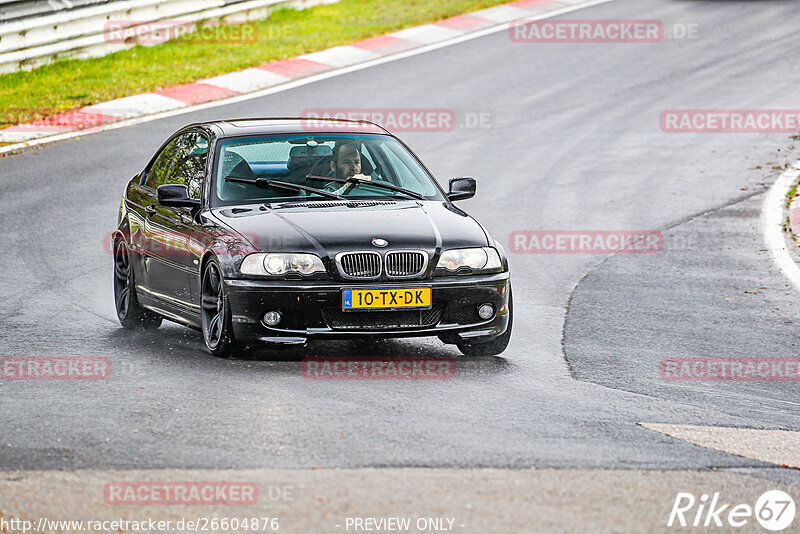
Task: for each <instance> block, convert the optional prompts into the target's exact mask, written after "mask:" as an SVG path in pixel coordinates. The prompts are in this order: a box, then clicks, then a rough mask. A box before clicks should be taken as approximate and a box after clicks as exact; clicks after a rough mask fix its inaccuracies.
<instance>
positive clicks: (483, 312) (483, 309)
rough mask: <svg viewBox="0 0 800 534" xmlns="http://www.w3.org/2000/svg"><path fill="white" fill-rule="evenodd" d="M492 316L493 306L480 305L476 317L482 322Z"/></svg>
mask: <svg viewBox="0 0 800 534" xmlns="http://www.w3.org/2000/svg"><path fill="white" fill-rule="evenodd" d="M493 315H494V306H492V305H491V304H481V306H480V308H478V317H480V318H481V319H483V320H486V319H489V318H491V317H492V316H493Z"/></svg>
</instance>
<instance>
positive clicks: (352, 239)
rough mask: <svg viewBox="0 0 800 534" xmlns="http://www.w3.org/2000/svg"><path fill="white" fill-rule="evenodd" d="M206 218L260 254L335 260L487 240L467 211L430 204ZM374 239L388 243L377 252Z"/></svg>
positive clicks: (290, 209) (307, 207) (253, 211)
mask: <svg viewBox="0 0 800 534" xmlns="http://www.w3.org/2000/svg"><path fill="white" fill-rule="evenodd" d="M211 214H212V215H213V216H214V217H215V218H217V219H218V220H219V221H220V222H221V223H223V224H224V225H226V226H228V227H230V228H231V229H233V230H235V231H236V232H238V233H240V234H241V235H242V236H244V237H245V238H247V239H248V240H249V241H250V242H251V243H252V244H253V245H254V246H255V247H256V248H257V249H259V250H262V251H275V252H278V251H286V252H312V253H315V254H317V255H319V256H321V257H325V256H328V257H330V258H332V257H334V256H335V255H336V254H337V253H339V252H346V251H352V250H397V249H419V250H425V251H427V252H429V254H430V256H431V257H432V256H433V255H434V253H436V252H437V249H438V250H445V249H448V248H461V247H474V246H486V245H488V244H490V243H489V240H488V236H487V235H486V232H485V231H484V230H483V228H482V227H481V225H480V224H478V223H477V221H475V220H474V219H473V218H472V217H470V216H469V215H467V214H466V213H464V212H462V211H460V210H458V209H456V208H454V207H452V206H451V205H448V204H446V203H443V202H434V201H420V202H417V201H411V200H409V201H399V202H398V201H351V202H327V201H313V202H307V203H301V204H289V205H283V206H277V207H272V208H266V207H265V208H259V207H258V206H252V205H248V206H235V207H225V208H216V209H213V210H212V211H211ZM373 238H381V239H384V240H386V241H387V242H388V246H387V247H386V248H385V249H379V248H376V247H375V246H374V245H373V244H372V239H373Z"/></svg>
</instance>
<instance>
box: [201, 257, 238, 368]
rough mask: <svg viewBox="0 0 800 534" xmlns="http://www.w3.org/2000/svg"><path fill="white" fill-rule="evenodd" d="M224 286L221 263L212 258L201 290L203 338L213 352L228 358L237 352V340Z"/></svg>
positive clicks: (207, 266)
mask: <svg viewBox="0 0 800 534" xmlns="http://www.w3.org/2000/svg"><path fill="white" fill-rule="evenodd" d="M224 286H225V284H224V283H223V280H222V271H221V269H220V267H219V264H218V263H217V260H213V259H212V260H211V261H209V262H208V263H207V264H206V266H205V269H204V270H203V281H202V284H201V290H200V299H201V300H200V302H201V305H202V310H201V312H200V314H201V316H202V317H201V318H202V324H203V339H204V340H205V342H206V348H208V351H209V352H210V353H211V354H213V355H214V356H220V357H224V358H227V357H230V356H232V355H233V353H234V352H235V349H236V342H235V340H234V338H233V329H232V327H231V309H230V304H229V303H228V299H227V297H226V295H225V287H224Z"/></svg>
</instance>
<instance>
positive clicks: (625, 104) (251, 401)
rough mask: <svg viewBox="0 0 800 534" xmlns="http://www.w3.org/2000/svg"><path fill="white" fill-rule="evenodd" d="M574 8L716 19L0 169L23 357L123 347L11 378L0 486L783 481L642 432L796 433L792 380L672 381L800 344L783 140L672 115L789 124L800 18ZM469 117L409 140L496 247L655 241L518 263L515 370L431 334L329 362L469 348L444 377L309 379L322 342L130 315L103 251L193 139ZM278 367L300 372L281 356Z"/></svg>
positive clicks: (346, 350) (227, 112) (3, 417)
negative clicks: (421, 116)
mask: <svg viewBox="0 0 800 534" xmlns="http://www.w3.org/2000/svg"><path fill="white" fill-rule="evenodd" d="M563 18H570V19H577V18H586V19H589V18H591V19H595V18H597V19H614V18H618V19H619V18H624V19H660V20H662V21H663V22H664V26H665V28H666V32H667V35H668V36H669V35H670V34H671V32H672V28H673V25H674V24H683V25H688V24H695V25H696V28H697V37H696V38H695V39H683V40H679V39H674V38H667V39H665V41H664V42H662V43H657V44H594V45H589V44H560V45H543V44H521V43H512V42H510V40H509V38H508V34H507V33H505V32H500V33H496V34H492V35H488V36H485V37H481V38H479V39H475V40H471V41H466V42H463V43H460V44H457V45H454V46H450V47H446V48H442V49H439V50H435V51H431V52H428V53H424V54H421V55H417V56H413V57H409V58H405V59H401V60H398V61H395V62H390V63H386V64H383V65H378V66H375V67H372V68H369V69H366V70H362V71H358V72H354V73H350V74H346V75H342V76H338V77H333V78H330V79H326V80H322V81H319V82H316V83H312V84H309V85H306V86H302V87H299V88H295V89H293V90H290V91H286V92H281V93H277V94H274V95H269V96H266V97H262V98H258V99H254V100H250V101H247V102H243V103H238V104H234V105H228V106H221V107H216V108H213V109H207V110H202V111H197V112H193V113H188V114H184V115H179V116H175V117H170V118H166V119H162V120H158V121H154V122H149V123H145V124H140V125H137V126H132V127H128V128H123V129H119V130H111V131H107V132H103V133H99V134H94V135H88V136H86V137H83V138H80V139H79V140H76V141H66V142H58V143H54V144H51V145H45V146H43V147H40V148H37V149H31V150H27V151H25V152H23V153H21V154H17V155H12V156H7V157H4V158H2V159H0V214H2V215H0V251H2V252H0V293H2V299H0V317H2V330H0V343H1V344H2V345H0V346H2V355H5V356H77V355H80V356H107V357H109V358H110V359H111V361H112V368H113V372H112V377H111V378H110V379H109V380H106V381H89V382H75V381H64V382H58V381H22V382H11V381H0V428H2V433H0V469H5V470H10V469H31V470H46V469H48V470H49V469H56V470H70V469H85V468H96V469H130V468H137V469H138V468H262V467H270V468H312V467H324V468H365V467H374V468H386V467H437V468H483V467H493V468H529V467H535V468H548V467H552V468H563V469H566V468H575V469H603V470H616V469H622V470H626V469H664V470H709V469H714V468H715V469H730V470H733V471H737V470H738V469H739V468H747V470H748V472H749V473H754V474H756V475H757V476H762V477H766V478H767V479H770V480H775V481H782V482H786V483H790V484H795V485H796V484H800V482H799V481H798V476H797V471H796V470H786V469H780V468H776V467H775V466H774V465H772V464H766V463H763V462H759V461H756V460H752V459H748V458H743V457H740V456H734V455H730V454H726V453H723V452H718V451H714V450H711V449H706V448H702V447H698V446H695V445H691V444H688V443H685V442H683V441H679V440H676V439H673V438H670V437H667V436H664V435H662V434H659V433H656V432H653V431H650V430H648V429H645V428H642V427H641V426H639V425H638V423H639V422H656V423H675V424H700V425H710V426H731V427H747V428H764V429H780V430H794V431H797V430H800V395H798V392H800V388H799V387H798V383H797V382H748V383H731V382H720V383H711V384H708V383H685V382H666V381H664V380H662V379H661V377H660V375H659V361H660V360H661V359H663V358H666V357H708V356H719V357H732V356H736V357H760V356H763V357H788V356H795V355H796V354H797V347H798V328H797V325H798V324H800V305H799V304H798V295H797V294H796V293H795V292H793V290H792V289H791V287H790V286H789V285H788V283H787V281H786V280H785V279H784V278H783V277H782V276H781V274H780V272H779V271H778V269H777V268H776V267H775V265H774V264H773V263H772V262H771V260H770V258H769V255H768V254H767V253H766V252H764V250H763V243H762V237H761V229H760V227H759V219H758V215H759V210H760V207H761V202H762V200H763V196H764V195H763V192H764V191H765V190H766V188H767V187H768V185H769V184H770V183H771V182H772V181H774V179H775V178H776V177H777V175H778V174H779V172H780V171H778V170H775V169H773V167H774V166H782V165H784V164H785V163H786V162H790V161H795V160H796V159H797V156H798V152H799V151H798V150H797V148H796V145H797V144H798V142H797V141H796V140H793V139H792V138H791V137H790V136H789V135H787V134H669V133H664V132H662V131H661V129H660V127H659V115H660V113H661V111H662V110H665V109H726V108H727V109H748V108H755V109H796V108H797V88H798V86H800V72H798V70H797V68H796V64H797V59H796V58H797V57H798V55H800V41H798V39H797V29H798V20H800V4H798V3H796V2H790V1H768V0H765V1H759V2H728V1H688V0H686V1H677V0H617V1H614V2H611V3H608V4H603V5H599V6H595V7H592V8H587V9H584V10H581V11H579V12H577V13H571V14H568V15H566V16H564V17H563ZM355 107H363V108H448V109H452V110H454V111H455V112H456V115H457V116H458V117H462V118H463V117H465V116H466V114H468V113H472V114H476V113H477V114H480V113H482V114H484V116H490V117H491V120H490V125H489V126H488V127H466V125H465V124H463V123H462V124H460V126H459V127H458V128H456V129H455V130H454V131H452V132H425V133H400V134H399V135H400V136H401V138H403V139H404V140H406V141H407V142H408V143H409V145H410V146H411V147H412V149H414V150H415V152H417V154H418V155H419V156H420V158H421V159H422V160H423V161H425V162H426V163H427V164H428V165H429V168H430V169H431V170H432V172H433V173H434V175H435V176H436V177H437V178H438V179H439V180H440V181H441V182H442V183H446V180H447V179H448V178H449V177H451V176H458V175H473V176H476V177H477V178H478V180H479V181H478V194H477V196H476V197H475V198H474V199H472V200H468V201H465V202H463V203H462V206H463V207H464V209H466V210H467V211H468V212H470V213H471V214H473V215H475V216H476V217H477V218H478V219H479V220H480V221H482V222H483V223H484V224H485V225H486V227H487V228H488V230H489V231H490V232H491V233H492V234H493V235H494V237H495V238H497V239H498V240H500V241H501V242H504V243H507V241H508V236H509V234H510V233H511V232H513V231H515V230H575V229H595V230H621V229H626V230H661V231H663V232H664V235H665V250H664V251H663V252H662V253H660V254H650V255H629V254H625V255H616V256H612V257H608V256H603V255H579V254H565V255H558V254H551V255H539V254H511V255H510V262H511V267H512V279H513V284H514V294H515V312H516V315H515V322H514V335H513V338H512V341H511V344H510V346H509V348H508V350H507V351H506V352H505V353H504V354H503V356H502V357H499V358H488V359H480V358H463V357H461V356H460V353H458V351H457V350H456V349H455V348H454V347H451V346H445V345H443V344H441V343H440V342H439V341H438V340H435V339H432V340H427V339H424V340H401V341H387V342H381V343H377V344H375V345H366V346H365V345H360V344H359V345H356V344H353V343H349V342H327V343H321V342H320V343H314V344H311V345H310V346H309V347H307V349H306V352H305V354H309V355H387V354H390V355H397V356H414V355H425V356H430V355H433V356H436V355H438V356H453V357H455V358H456V361H457V369H456V373H455V376H454V378H453V379H451V380H447V381H411V382H409V381H310V380H304V379H303V378H302V377H301V376H300V371H299V366H300V364H299V363H298V362H297V361H296V357H297V356H298V355H302V353H300V354H299V353H298V352H293V353H292V352H289V353H280V354H279V355H278V357H277V358H276V357H275V356H276V355H275V354H274V353H271V352H268V351H262V352H260V353H258V354H256V355H255V356H254V357H253V358H250V359H247V360H221V359H217V358H214V357H212V356H210V355H208V354H207V353H206V352H205V351H204V347H203V343H202V338H201V336H200V334H199V333H196V332H194V331H191V330H188V329H185V328H183V327H181V326H177V325H172V324H169V323H165V324H164V326H162V327H161V328H160V329H159V330H158V331H156V332H153V333H131V332H128V331H125V330H123V329H122V328H121V327H120V325H119V323H118V322H117V320H116V317H115V314H114V308H113V298H112V259H111V256H110V254H109V252H108V250H107V247H104V244H103V239H104V236H105V235H106V234H107V233H108V232H110V231H111V230H112V229H113V227H114V223H115V218H116V214H117V209H118V206H119V199H120V195H121V193H122V189H123V186H124V184H125V182H126V181H127V180H128V179H129V178H130V177H131V176H133V175H134V174H135V173H137V172H138V171H139V170H140V169H141V167H142V166H143V165H144V164H145V163H146V161H147V160H148V158H149V157H150V156H151V155H152V153H153V152H154V151H155V150H156V149H157V148H158V146H159V145H160V144H161V143H162V142H163V140H164V139H165V138H166V137H167V136H168V135H169V134H170V133H171V132H173V131H174V130H176V129H177V128H179V127H181V126H182V125H184V124H187V123H189V122H194V121H202V120H209V119H219V118H234V117H246V116H292V115H299V114H300V113H301V112H302V111H303V110H304V109H306V108H355ZM281 355H282V356H281Z"/></svg>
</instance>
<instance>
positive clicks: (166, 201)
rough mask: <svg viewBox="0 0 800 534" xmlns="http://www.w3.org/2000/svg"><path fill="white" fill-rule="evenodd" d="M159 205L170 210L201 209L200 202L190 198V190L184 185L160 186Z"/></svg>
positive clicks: (158, 192)
mask: <svg viewBox="0 0 800 534" xmlns="http://www.w3.org/2000/svg"><path fill="white" fill-rule="evenodd" d="M156 192H157V195H158V203H159V204H161V205H162V206H168V207H170V208H199V207H200V201H199V200H198V199H196V198H190V197H189V189H188V188H187V187H186V186H185V185H183V184H164V185H159V186H158V189H157V190H156Z"/></svg>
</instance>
